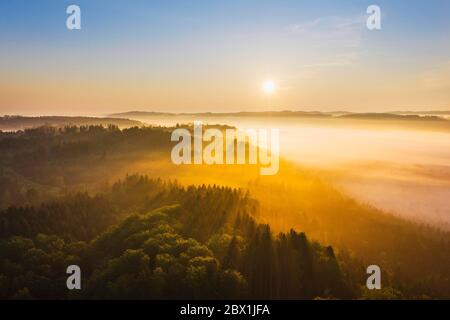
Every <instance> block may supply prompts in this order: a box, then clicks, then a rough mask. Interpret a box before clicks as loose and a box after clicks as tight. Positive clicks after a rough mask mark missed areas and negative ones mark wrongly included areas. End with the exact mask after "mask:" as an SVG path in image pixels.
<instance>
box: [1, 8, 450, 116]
mask: <svg viewBox="0 0 450 320" xmlns="http://www.w3.org/2000/svg"><path fill="white" fill-rule="evenodd" d="M70 4H77V5H79V6H80V7H81V10H82V30H80V31H68V30H67V29H66V26H65V21H66V18H67V15H66V13H65V10H66V7H67V6H68V5H70ZM370 4H376V5H379V6H380V7H381V10H382V16H383V19H382V30H379V31H369V30H367V28H366V27H365V19H366V18H367V14H366V8H367V7H368V6H369V5H370ZM0 40H1V43H2V45H1V48H0V58H1V59H0V85H1V86H0V94H1V95H0V96H1V98H0V114H4V113H8V114H11V113H28V114H35V113H60V114H66V113H80V114H83V113H87V112H91V113H105V112H112V111H123V110H129V109H143V110H158V111H217V112H222V111H224V110H236V111H237V110H259V109H264V108H267V106H268V103H267V99H268V97H266V96H264V94H263V93H261V90H260V84H261V83H262V82H263V81H265V80H266V79H273V81H274V82H275V83H276V85H277V89H278V90H277V92H276V94H274V95H273V96H272V97H270V99H271V102H270V107H271V108H279V109H317V110H335V109H347V110H351V111H367V110H371V111H378V110H379V111H384V110H388V109H398V108H403V109H404V108H409V109H427V108H432V109H436V108H438V109H448V108H450V93H449V92H450V90H447V89H450V1H446V0H431V1H425V0H420V1H403V0H388V1H380V0H373V1H365V0H342V1H336V0H335V1H330V0H315V1H313V0H310V1H301V0H296V1H284V0H273V1H272V0H270V1H269V0H262V1H261V0H259V1H256V0H240V1H236V0H231V1H230V0H228V1H213V0H209V1H206V0H190V1H186V0H184V1H181V0H180V1H170V0H169V1H144V0H128V1H125V0H108V1H107V0H84V1H56V0H36V1H28V0H14V1H4V0H3V1H1V2H0Z"/></svg>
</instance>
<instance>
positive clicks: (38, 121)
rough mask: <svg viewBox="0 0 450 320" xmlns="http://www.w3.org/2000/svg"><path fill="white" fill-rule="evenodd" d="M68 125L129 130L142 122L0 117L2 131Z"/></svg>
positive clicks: (107, 119) (78, 118)
mask: <svg viewBox="0 0 450 320" xmlns="http://www.w3.org/2000/svg"><path fill="white" fill-rule="evenodd" d="M68 125H74V126H91V125H102V126H108V125H116V126H118V127H120V128H128V127H133V126H141V125H142V122H140V121H137V120H129V119H120V118H116V117H114V118H96V117H60V116H43V117H23V116H3V117H0V130H3V131H13V130H23V129H29V128H36V127H41V126H52V127H64V126H68Z"/></svg>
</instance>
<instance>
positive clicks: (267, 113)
mask: <svg viewBox="0 0 450 320" xmlns="http://www.w3.org/2000/svg"><path fill="white" fill-rule="evenodd" d="M155 116H156V117H158V116H164V117H166V116H192V117H208V116H211V117H331V116H333V114H331V113H323V112H319V111H261V112H248V111H242V112H218V113H215V112H199V113H165V112H147V111H129V112H123V113H113V114H110V115H109V117H113V118H116V117H118V118H124V117H130V118H135V117H155Z"/></svg>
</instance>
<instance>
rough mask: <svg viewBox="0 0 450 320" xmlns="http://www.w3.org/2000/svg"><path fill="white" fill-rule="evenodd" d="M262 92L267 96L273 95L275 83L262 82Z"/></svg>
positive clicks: (270, 81)
mask: <svg viewBox="0 0 450 320" xmlns="http://www.w3.org/2000/svg"><path fill="white" fill-rule="evenodd" d="M263 91H264V92H265V93H267V94H271V93H273V92H274V91H275V83H274V82H273V81H272V80H266V81H264V83H263Z"/></svg>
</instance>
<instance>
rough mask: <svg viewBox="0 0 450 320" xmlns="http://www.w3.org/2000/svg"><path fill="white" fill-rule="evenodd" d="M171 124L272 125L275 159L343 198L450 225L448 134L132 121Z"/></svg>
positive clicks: (383, 126) (216, 120) (357, 126)
mask: <svg viewBox="0 0 450 320" xmlns="http://www.w3.org/2000/svg"><path fill="white" fill-rule="evenodd" d="M136 120H140V121H143V122H146V123H149V124H155V125H164V126H173V125H175V124H176V123H186V122H193V121H194V120H201V121H203V122H204V123H207V124H227V125H232V126H235V127H237V128H238V129H242V130H245V129H249V128H252V129H259V128H278V129H279V130H280V155H281V157H283V158H285V159H288V160H291V161H293V162H295V163H298V164H300V165H302V166H306V167H309V168H311V169H312V170H315V171H317V172H318V173H319V174H321V175H322V176H323V177H324V178H325V179H328V180H329V181H332V182H333V183H334V184H335V185H336V186H337V187H338V188H339V189H340V190H343V191H344V192H345V193H347V194H349V195H350V196H352V197H354V198H356V199H358V200H359V201H360V202H364V203H367V204H370V205H373V206H375V207H378V208H380V209H382V210H385V211H388V212H391V213H393V214H396V215H400V216H403V217H406V218H410V219H414V220H417V221H421V222H426V223H431V224H434V225H439V226H440V227H443V228H447V229H448V228H449V226H450V200H449V199H450V132H448V131H445V130H423V128H422V127H420V128H415V126H414V124H411V125H406V126H405V125H402V126H398V125H395V124H390V123H385V122H383V121H378V122H377V121H372V122H371V121H363V120H351V121H350V120H346V121H345V122H344V121H336V120H333V119H328V120H323V119H296V118H294V119H292V118H270V119H268V118H258V117H224V116H221V117H214V116H210V117H205V118H203V119H194V118H192V117H189V116H180V117H178V116H176V117H170V116H169V117H161V116H160V117H155V118H141V119H139V118H136Z"/></svg>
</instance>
